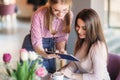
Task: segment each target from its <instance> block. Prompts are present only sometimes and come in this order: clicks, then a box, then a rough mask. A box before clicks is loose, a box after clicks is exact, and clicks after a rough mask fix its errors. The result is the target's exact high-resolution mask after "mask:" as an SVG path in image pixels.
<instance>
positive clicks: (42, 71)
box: [36, 67, 47, 77]
mask: <svg viewBox="0 0 120 80" xmlns="http://www.w3.org/2000/svg"><path fill="white" fill-rule="evenodd" d="M46 74H47V71H46V69H45V67H40V68H38V69H37V70H36V75H37V76H39V77H44V76H45V75H46Z"/></svg>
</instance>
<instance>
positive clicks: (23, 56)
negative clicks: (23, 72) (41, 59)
mask: <svg viewBox="0 0 120 80" xmlns="http://www.w3.org/2000/svg"><path fill="white" fill-rule="evenodd" d="M20 57H21V60H22V61H27V60H28V52H27V50H26V49H21V50H20Z"/></svg>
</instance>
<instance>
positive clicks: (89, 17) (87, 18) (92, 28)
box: [75, 9, 107, 53]
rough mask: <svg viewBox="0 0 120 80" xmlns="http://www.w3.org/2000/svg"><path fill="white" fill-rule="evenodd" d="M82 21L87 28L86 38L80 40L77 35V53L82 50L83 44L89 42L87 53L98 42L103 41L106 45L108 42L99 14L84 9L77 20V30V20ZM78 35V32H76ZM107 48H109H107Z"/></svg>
mask: <svg viewBox="0 0 120 80" xmlns="http://www.w3.org/2000/svg"><path fill="white" fill-rule="evenodd" d="M78 19H81V20H83V21H84V23H85V26H86V38H85V39H80V38H79V36H78V35H77V41H76V45H75V53H76V52H77V51H78V50H79V49H80V48H81V46H82V44H83V42H84V41H85V42H87V45H88V47H87V53H88V52H89V49H90V47H91V45H92V44H93V43H95V42H96V41H98V40H99V41H102V42H104V43H105V45H106V41H105V38H104V34H103V30H102V26H101V22H100V19H99V16H98V14H97V13H96V11H95V10H93V9H83V10H82V11H80V12H79V13H78V15H77V16H76V20H75V28H76V26H77V20H78ZM76 33H77V32H76ZM106 48H107V46H106Z"/></svg>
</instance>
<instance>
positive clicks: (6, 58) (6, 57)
mask: <svg viewBox="0 0 120 80" xmlns="http://www.w3.org/2000/svg"><path fill="white" fill-rule="evenodd" d="M10 60H11V55H10V53H4V54H3V61H4V62H5V63H9V62H10Z"/></svg>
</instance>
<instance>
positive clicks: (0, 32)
mask: <svg viewBox="0 0 120 80" xmlns="http://www.w3.org/2000/svg"><path fill="white" fill-rule="evenodd" d="M46 1H47V0H0V63H3V62H2V56H3V53H11V54H12V62H13V63H12V64H15V62H16V61H17V60H18V59H19V50H20V49H21V46H22V43H23V40H24V37H25V36H26V35H27V34H28V33H29V30H30V20H31V16H32V14H33V12H34V11H35V10H36V9H37V8H38V7H41V6H42V5H44V4H45V3H46ZM119 4H120V0H73V5H72V10H73V13H74V19H73V24H72V31H71V33H70V37H69V40H68V46H67V51H68V53H71V54H72V53H73V50H74V46H73V45H74V43H75V42H74V41H75V40H73V39H75V37H76V36H75V32H74V21H75V16H76V14H77V13H78V12H79V11H80V10H81V9H84V8H93V9H95V10H96V11H97V12H98V14H99V16H100V19H101V22H102V25H103V31H104V34H105V38H106V41H107V45H108V50H109V52H112V53H115V54H118V55H120V54H119V53H120V37H119V34H120V22H119V21H120V9H119ZM8 5H9V6H8ZM5 7H6V8H5ZM12 64H11V65H12Z"/></svg>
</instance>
